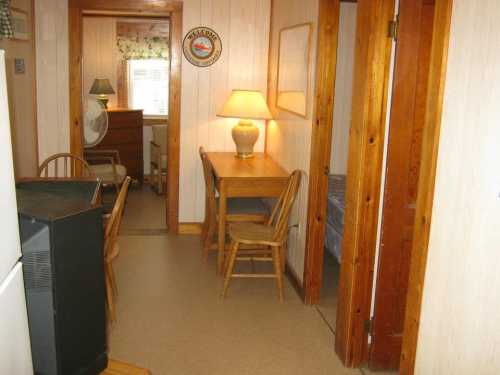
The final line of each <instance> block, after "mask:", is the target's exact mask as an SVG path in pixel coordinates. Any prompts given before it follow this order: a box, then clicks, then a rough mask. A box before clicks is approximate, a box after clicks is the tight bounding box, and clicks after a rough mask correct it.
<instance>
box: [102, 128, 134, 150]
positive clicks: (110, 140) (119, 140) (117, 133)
mask: <svg viewBox="0 0 500 375" xmlns="http://www.w3.org/2000/svg"><path fill="white" fill-rule="evenodd" d="M138 142H141V147H142V128H120V129H108V132H107V133H106V135H105V136H104V139H103V140H102V142H101V143H100V144H99V147H100V148H106V147H107V146H117V145H122V144H128V143H132V144H137V143H138Z"/></svg>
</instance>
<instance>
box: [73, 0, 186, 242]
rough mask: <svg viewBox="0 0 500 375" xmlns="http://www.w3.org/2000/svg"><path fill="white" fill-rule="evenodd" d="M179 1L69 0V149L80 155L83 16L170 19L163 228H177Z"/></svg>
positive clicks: (180, 19)
mask: <svg viewBox="0 0 500 375" xmlns="http://www.w3.org/2000/svg"><path fill="white" fill-rule="evenodd" d="M182 10H183V7H182V2H181V1H170V0H158V1H154V2H151V1H150V0H136V1H134V2H131V1H128V0H69V5H68V25H69V31H70V32H69V77H70V80H69V104H70V151H71V153H73V154H76V155H80V156H81V155H82V154H83V139H82V131H83V117H82V115H83V114H82V110H83V105H82V87H83V85H82V69H83V64H82V57H83V56H82V47H83V46H82V44H83V42H82V41H83V38H82V32H83V16H84V15H85V14H87V15H91V14H93V15H95V14H101V15H109V16H111V15H123V16H138V17H165V18H169V19H170V81H169V82H170V85H169V114H168V121H169V126H168V134H167V137H168V139H167V150H168V151H167V152H168V156H167V171H168V173H167V187H168V188H167V193H166V194H165V200H166V213H165V214H166V218H167V220H166V222H167V230H168V231H170V232H173V233H177V232H178V229H179V168H180V113H181V61H182Z"/></svg>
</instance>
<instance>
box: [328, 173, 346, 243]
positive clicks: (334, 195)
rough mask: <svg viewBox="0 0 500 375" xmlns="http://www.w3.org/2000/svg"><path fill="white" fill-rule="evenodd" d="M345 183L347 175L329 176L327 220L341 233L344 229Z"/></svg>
mask: <svg viewBox="0 0 500 375" xmlns="http://www.w3.org/2000/svg"><path fill="white" fill-rule="evenodd" d="M345 184H346V181H345V175H335V174H334V175H330V176H329V177H328V206H327V212H326V214H327V222H328V223H329V224H330V225H331V226H333V227H334V228H335V229H336V230H337V232H339V233H342V232H343V230H344V212H345Z"/></svg>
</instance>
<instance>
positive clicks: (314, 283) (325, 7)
mask: <svg viewBox="0 0 500 375" xmlns="http://www.w3.org/2000/svg"><path fill="white" fill-rule="evenodd" d="M339 18H340V2H339V0H320V5H319V21H318V22H319V26H318V44H317V57H316V93H315V102H314V104H313V111H314V117H313V124H312V127H313V128H312V137H311V161H310V168H309V169H310V172H309V197H308V212H307V233H306V254H305V267H304V296H305V302H306V303H307V304H315V303H318V301H319V295H320V290H321V282H322V277H323V251H324V250H323V243H324V236H325V219H326V204H327V200H326V197H327V192H328V171H329V167H330V148H331V141H332V128H333V105H334V103H333V100H334V98H333V96H334V92H335V74H336V67H337V40H338V28H339Z"/></svg>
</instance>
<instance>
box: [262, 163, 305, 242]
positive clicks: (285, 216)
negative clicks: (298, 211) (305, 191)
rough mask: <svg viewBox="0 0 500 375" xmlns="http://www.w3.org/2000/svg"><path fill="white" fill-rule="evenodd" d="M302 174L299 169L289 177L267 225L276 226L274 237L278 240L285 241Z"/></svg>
mask: <svg viewBox="0 0 500 375" xmlns="http://www.w3.org/2000/svg"><path fill="white" fill-rule="evenodd" d="M300 179H301V174H300V171H299V170H295V171H293V172H292V174H291V175H290V177H289V178H288V183H287V185H286V187H285V190H284V191H283V193H281V196H280V198H279V199H278V202H277V203H276V205H275V206H274V209H273V212H272V214H271V217H270V218H269V221H268V223H267V225H270V226H273V227H274V236H273V237H274V238H273V240H274V241H276V242H283V241H284V240H285V238H286V235H287V231H288V220H289V218H290V213H291V211H292V207H293V203H294V202H295V198H296V196H297V192H298V190H299V187H300Z"/></svg>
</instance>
